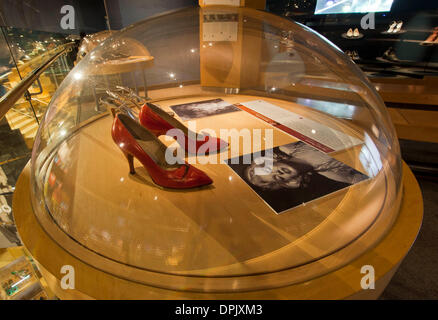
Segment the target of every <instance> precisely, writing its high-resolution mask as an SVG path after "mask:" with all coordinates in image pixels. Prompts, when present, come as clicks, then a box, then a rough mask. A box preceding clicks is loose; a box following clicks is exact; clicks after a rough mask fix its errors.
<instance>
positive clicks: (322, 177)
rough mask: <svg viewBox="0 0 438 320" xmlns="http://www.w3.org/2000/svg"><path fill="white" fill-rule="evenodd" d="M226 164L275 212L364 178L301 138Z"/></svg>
mask: <svg viewBox="0 0 438 320" xmlns="http://www.w3.org/2000/svg"><path fill="white" fill-rule="evenodd" d="M239 160H241V161H239V162H237V161H234V162H233V163H237V164H230V163H231V161H229V164H228V165H229V166H230V167H231V168H232V169H233V170H234V171H235V172H236V173H237V174H238V175H239V176H240V177H241V178H242V179H243V180H244V181H245V182H246V183H247V184H248V185H249V186H250V187H251V188H252V189H253V190H254V191H255V192H256V193H257V194H258V195H259V196H260V197H261V198H262V199H263V200H264V201H265V202H266V203H267V204H268V205H269V206H271V207H272V209H274V211H275V212H276V213H277V214H278V213H283V212H284V211H286V210H288V209H291V208H294V207H296V206H298V205H301V204H303V203H307V202H309V201H312V200H315V199H317V198H320V197H323V196H325V195H328V194H330V193H333V192H336V191H338V190H341V189H344V188H347V187H349V186H351V185H354V184H356V183H358V182H361V181H364V180H366V179H368V176H366V175H365V174H363V173H361V172H359V171H357V170H355V169H354V168H351V167H350V166H347V165H346V164H344V163H342V162H340V161H338V160H336V159H333V158H332V157H330V156H328V155H327V154H325V153H323V152H321V151H319V150H317V149H315V148H313V147H312V146H310V145H307V144H305V143H304V142H302V141H299V142H296V143H292V144H288V145H284V146H280V147H276V148H274V149H271V150H266V151H264V152H262V155H261V156H260V155H256V156H254V157H253V158H252V162H251V164H244V163H243V156H242V157H240V159H239Z"/></svg>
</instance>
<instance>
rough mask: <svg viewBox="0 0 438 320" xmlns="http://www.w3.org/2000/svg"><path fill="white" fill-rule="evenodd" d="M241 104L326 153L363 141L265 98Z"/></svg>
mask: <svg viewBox="0 0 438 320" xmlns="http://www.w3.org/2000/svg"><path fill="white" fill-rule="evenodd" d="M238 106H239V105H238ZM240 106H241V109H243V110H245V111H247V112H250V113H251V114H253V115H255V116H257V117H259V118H261V119H262V120H264V121H267V122H269V123H270V124H271V125H273V126H275V127H277V128H278V129H280V130H282V131H284V132H286V133H288V134H290V135H292V136H294V137H296V138H298V139H300V140H302V141H304V142H306V143H308V144H310V145H312V146H314V147H315V148H317V149H319V150H321V151H323V152H326V153H330V152H333V151H340V150H344V149H348V148H351V147H354V146H356V145H359V144H362V143H363V141H361V140H360V139H357V138H355V137H352V136H350V135H347V134H345V133H343V132H341V131H339V130H336V129H332V128H330V127H327V126H325V125H323V124H321V123H319V122H316V121H313V120H311V119H307V118H304V117H303V116H301V115H299V114H296V113H294V112H291V111H288V110H285V109H283V108H280V107H278V106H276V105H273V104H271V103H269V102H266V101H263V100H254V101H248V102H242V103H241V104H240Z"/></svg>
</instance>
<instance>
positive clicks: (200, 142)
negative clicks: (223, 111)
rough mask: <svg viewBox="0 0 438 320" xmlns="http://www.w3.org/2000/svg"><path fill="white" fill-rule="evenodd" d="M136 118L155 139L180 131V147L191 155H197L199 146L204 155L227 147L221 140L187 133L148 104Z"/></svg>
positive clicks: (177, 123)
mask: <svg viewBox="0 0 438 320" xmlns="http://www.w3.org/2000/svg"><path fill="white" fill-rule="evenodd" d="M138 118H139V120H140V123H141V124H142V125H143V126H144V127H146V128H148V129H149V130H150V131H151V132H152V133H153V134H155V135H156V136H157V137H158V136H161V135H169V134H167V132H168V131H169V130H171V129H179V130H181V131H182V133H183V134H184V136H185V138H184V146H182V147H184V149H185V150H186V151H187V152H189V153H192V154H198V153H199V149H200V148H201V146H202V147H203V148H202V150H203V151H204V152H205V154H206V155H207V154H209V153H212V152H217V151H219V150H222V149H224V148H226V147H227V146H228V143H226V142H225V141H223V140H222V139H219V138H215V137H211V136H207V135H202V134H197V133H194V132H189V129H188V128H187V127H186V126H184V125H183V124H182V123H180V122H179V121H178V120H176V119H175V118H174V117H172V116H170V115H169V114H168V113H167V112H165V111H163V110H162V109H161V108H159V107H157V106H156V105H154V104H152V103H149V102H147V103H145V104H144V105H143V107H142V108H141V110H140V113H139V114H138ZM171 136H172V137H173V138H175V139H177V138H178V137H177V136H176V135H171ZM190 137H194V139H191V138H190ZM177 141H178V142H179V139H177Z"/></svg>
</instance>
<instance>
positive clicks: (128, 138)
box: [111, 113, 213, 189]
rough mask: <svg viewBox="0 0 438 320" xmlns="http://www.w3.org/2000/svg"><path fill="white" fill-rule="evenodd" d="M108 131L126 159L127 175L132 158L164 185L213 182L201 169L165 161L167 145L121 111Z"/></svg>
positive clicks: (157, 182)
mask: <svg viewBox="0 0 438 320" xmlns="http://www.w3.org/2000/svg"><path fill="white" fill-rule="evenodd" d="M111 134H112V137H113V140H114V142H115V143H116V144H117V145H118V146H119V148H120V149H121V150H122V152H123V153H124V155H125V157H126V158H127V159H128V163H129V169H130V173H131V174H135V169H134V157H135V158H137V159H138V160H139V161H140V162H141V164H142V165H143V166H144V167H145V169H146V170H147V171H148V173H149V175H150V176H151V178H152V180H153V181H154V182H155V183H156V184H158V185H160V186H163V187H166V188H176V189H187V188H195V187H200V186H205V185H208V184H211V183H212V182H213V181H212V180H211V179H210V177H209V176H207V175H206V174H205V173H204V172H202V171H201V170H199V169H197V168H195V167H193V166H191V165H189V164H187V163H184V164H174V165H170V164H168V163H167V161H166V157H165V154H166V153H165V152H166V148H167V147H166V146H165V145H164V144H163V143H162V142H161V141H160V140H158V139H157V137H155V136H154V135H153V134H152V133H151V132H149V131H148V130H147V129H145V128H144V127H142V126H141V125H140V124H139V123H138V122H137V121H135V120H133V119H131V118H130V117H128V116H127V115H125V114H120V113H118V114H115V116H114V122H113V126H112V131H111Z"/></svg>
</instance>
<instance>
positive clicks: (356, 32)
mask: <svg viewBox="0 0 438 320" xmlns="http://www.w3.org/2000/svg"><path fill="white" fill-rule="evenodd" d="M353 36H354V37H355V38H357V37H359V36H360V33H359V29H358V28H356V29H354V32H353Z"/></svg>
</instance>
